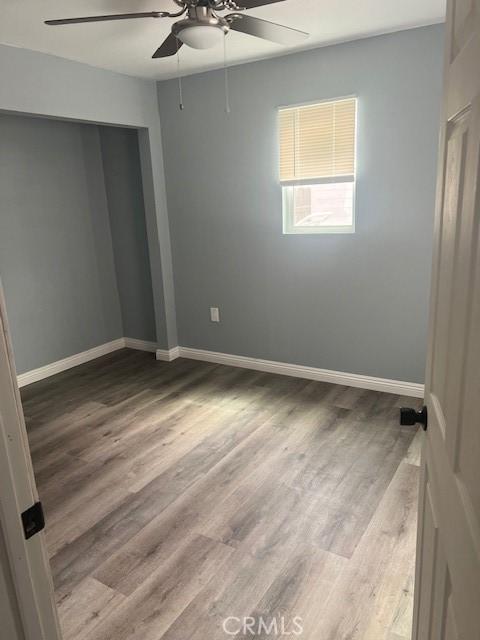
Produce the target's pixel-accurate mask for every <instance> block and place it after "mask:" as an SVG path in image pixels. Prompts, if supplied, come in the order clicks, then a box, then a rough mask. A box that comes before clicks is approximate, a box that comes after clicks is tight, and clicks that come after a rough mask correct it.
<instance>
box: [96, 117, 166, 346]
mask: <svg viewBox="0 0 480 640" xmlns="http://www.w3.org/2000/svg"><path fill="white" fill-rule="evenodd" d="M99 130H100V142H101V148H102V158H103V171H104V176H105V188H106V193H107V200H108V209H109V213H110V225H111V231H112V240H113V255H114V259H115V271H116V274H117V285H118V293H119V296H120V307H121V310H122V321H123V334H124V336H126V337H128V338H137V339H139V340H149V341H152V342H154V341H155V312H154V308H153V297H152V278H151V274H150V264H149V255H148V243H147V230H146V226H145V209H144V203H143V188H142V175H141V171H140V157H139V152H138V137H137V132H136V131H135V130H133V129H121V128H117V127H99Z"/></svg>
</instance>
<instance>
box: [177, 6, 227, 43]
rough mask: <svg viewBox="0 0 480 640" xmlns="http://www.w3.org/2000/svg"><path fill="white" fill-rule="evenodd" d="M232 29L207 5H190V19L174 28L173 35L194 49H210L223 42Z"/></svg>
mask: <svg viewBox="0 0 480 640" xmlns="http://www.w3.org/2000/svg"><path fill="white" fill-rule="evenodd" d="M229 29H230V27H229V24H228V22H227V21H226V20H224V19H223V18H221V17H219V16H216V15H215V13H214V12H213V10H212V9H211V8H210V7H209V6H206V5H190V6H189V7H188V18H185V19H184V20H179V21H178V22H176V23H175V24H174V25H173V26H172V33H173V34H174V35H175V36H176V37H177V38H178V39H179V40H181V41H182V42H184V43H185V44H186V45H188V46H190V47H193V48H194V49H209V48H210V47H213V46H215V45H216V44H218V43H219V42H221V41H222V39H223V37H224V35H225V34H226V33H228V31H229Z"/></svg>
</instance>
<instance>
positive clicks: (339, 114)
mask: <svg viewBox="0 0 480 640" xmlns="http://www.w3.org/2000/svg"><path fill="white" fill-rule="evenodd" d="M356 111H357V100H356V98H345V99H342V100H335V101H331V102H320V103H318V104H309V105H305V106H301V107H288V108H285V109H280V111H279V134H280V180H281V182H301V181H310V182H311V181H312V180H318V182H319V183H321V182H331V181H332V178H341V179H342V178H343V180H345V179H351V180H353V179H354V175H355V128H356V126H355V125H356ZM338 181H339V182H340V181H342V180H338Z"/></svg>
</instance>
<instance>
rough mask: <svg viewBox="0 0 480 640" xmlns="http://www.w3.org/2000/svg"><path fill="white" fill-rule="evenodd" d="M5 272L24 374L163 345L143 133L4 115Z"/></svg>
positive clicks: (0, 247)
mask: <svg viewBox="0 0 480 640" xmlns="http://www.w3.org/2000/svg"><path fill="white" fill-rule="evenodd" d="M0 139H1V140H2V144H1V145H0V194H1V198H0V277H1V278H2V282H3V286H4V289H5V297H6V301H7V309H8V314H9V321H10V325H11V330H12V337H13V344H14V353H15V359H16V364H17V369H18V371H19V373H23V372H24V371H29V370H31V369H35V368H36V367H39V366H43V365H45V364H49V363H51V362H55V361H56V360H60V359H62V358H65V357H67V356H70V355H73V354H76V353H79V352H81V351H85V350H86V349H90V348H92V347H95V346H97V345H100V344H103V343H105V342H109V341H111V340H115V339H116V338H120V337H122V336H126V337H129V338H137V339H140V340H149V341H152V342H154V341H155V314H154V307H153V295H152V280H151V276H150V265H149V252H148V244H147V233H146V226H145V211H144V203H143V191H142V177H141V170H140V158H139V152H138V138H137V132H136V131H135V130H133V129H122V128H109V127H97V126H94V125H83V124H77V123H72V122H61V121H55V120H46V119H40V118H27V117H19V116H7V115H0Z"/></svg>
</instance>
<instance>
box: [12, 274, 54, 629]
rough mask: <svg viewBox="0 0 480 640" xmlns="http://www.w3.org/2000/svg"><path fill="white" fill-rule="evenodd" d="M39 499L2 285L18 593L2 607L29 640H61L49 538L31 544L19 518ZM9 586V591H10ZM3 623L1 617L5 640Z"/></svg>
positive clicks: (36, 538) (38, 537)
mask: <svg viewBox="0 0 480 640" xmlns="http://www.w3.org/2000/svg"><path fill="white" fill-rule="evenodd" d="M37 500H38V494H37V490H36V487H35V480H34V477H33V471H32V466H31V461H30V453H29V449H28V443H27V434H26V430H25V423H24V419H23V411H22V405H21V401H20V395H19V392H18V386H17V377H16V372H15V366H14V364H13V355H12V350H11V342H10V336H9V332H8V324H7V317H6V311H5V304H4V300H3V291H2V285H1V281H0V536H1V537H2V539H3V540H2V544H3V543H4V545H5V547H6V552H7V556H8V561H9V565H10V566H9V567H5V566H2V567H1V569H2V575H4V576H8V582H13V585H14V592H15V593H14V594H11V593H10V594H9V599H8V601H7V599H5V602H2V607H3V606H5V607H7V605H8V606H9V609H10V610H11V611H9V612H5V618H6V617H7V614H8V615H10V614H11V615H10V618H11V619H14V618H15V617H16V616H17V615H18V612H19V613H20V620H21V626H22V633H23V637H24V638H25V640H60V637H61V635H60V630H59V626H58V620H57V612H56V608H55V602H54V597H53V585H52V579H51V573H50V566H49V563H48V558H47V552H46V548H45V541H44V538H43V536H44V534H43V533H38V534H37V535H35V536H33V537H31V538H30V539H28V540H26V539H25V537H24V532H23V526H22V522H21V517H20V514H21V513H22V512H23V511H25V510H26V509H28V508H29V507H30V506H31V505H32V504H34V503H35V502H36V501H37ZM0 560H1V561H2V565H3V563H6V562H7V558H6V557H5V554H2V557H1V558H0ZM5 584H6V586H5V590H6V591H11V589H10V587H9V586H8V584H7V581H5ZM13 595H15V596H16V598H14V597H13ZM15 599H16V601H15ZM4 622H5V621H4V620H3V617H2V620H1V621H0V636H1V637H2V638H3V637H4V636H3V635H2V633H3V632H5V629H4V628H3V627H2V625H3V624H4ZM18 633H21V632H20V631H18ZM9 640H10V638H9ZM12 640H13V638H12Z"/></svg>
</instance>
